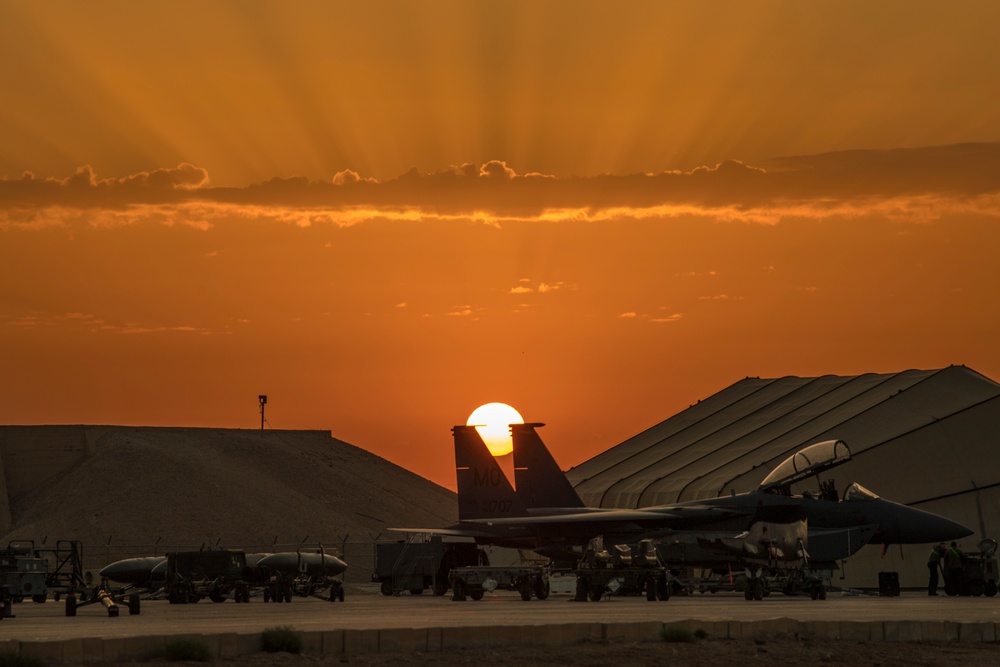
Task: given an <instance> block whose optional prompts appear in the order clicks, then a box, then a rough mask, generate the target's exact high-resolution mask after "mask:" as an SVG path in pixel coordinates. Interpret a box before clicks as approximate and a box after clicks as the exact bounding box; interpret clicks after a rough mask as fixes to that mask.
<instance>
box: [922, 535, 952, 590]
mask: <svg viewBox="0 0 1000 667" xmlns="http://www.w3.org/2000/svg"><path fill="white" fill-rule="evenodd" d="M947 550H948V548H947V547H946V546H945V545H944V542H941V543H939V544H938V545H937V546H934V547H931V555H930V556H928V557H927V570H928V571H929V572H930V579H928V581H927V594H928V595H937V594H938V592H937V588H938V570H940V569H941V556H943V555H944V552H945V551H947Z"/></svg>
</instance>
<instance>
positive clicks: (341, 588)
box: [337, 586, 344, 602]
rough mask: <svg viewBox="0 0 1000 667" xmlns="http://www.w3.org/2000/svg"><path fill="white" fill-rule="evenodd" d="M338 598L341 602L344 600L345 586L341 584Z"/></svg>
mask: <svg viewBox="0 0 1000 667" xmlns="http://www.w3.org/2000/svg"><path fill="white" fill-rule="evenodd" d="M337 600H339V601H340V602H343V601H344V587H343V586H341V587H339V588H338V589H337Z"/></svg>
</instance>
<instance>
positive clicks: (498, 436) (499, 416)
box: [465, 403, 524, 456]
mask: <svg viewBox="0 0 1000 667" xmlns="http://www.w3.org/2000/svg"><path fill="white" fill-rule="evenodd" d="M465 423H466V425H467V426H475V427H476V430H477V431H479V435H481V436H483V442H485V443H486V446H487V447H489V448H490V453H491V454H493V456H503V455H505V454H510V452H511V451H512V450H513V449H514V445H513V444H512V443H511V439H510V425H511V424H523V423H524V420H523V419H522V418H521V415H520V414H519V413H518V411H517V410H515V409H514V408H512V407H510V406H509V405H507V404H506V403H486V404H485V405H480V406H479V407H478V408H476V409H475V410H473V411H472V414H471V415H469V419H468V420H467V421H466V422H465Z"/></svg>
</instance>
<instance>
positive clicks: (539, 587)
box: [535, 579, 551, 600]
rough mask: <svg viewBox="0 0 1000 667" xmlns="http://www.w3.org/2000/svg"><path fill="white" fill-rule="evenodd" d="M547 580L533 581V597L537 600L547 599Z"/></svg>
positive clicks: (548, 590) (548, 589)
mask: <svg viewBox="0 0 1000 667" xmlns="http://www.w3.org/2000/svg"><path fill="white" fill-rule="evenodd" d="M550 590H551V589H550V588H549V580H548V579H538V580H537V581H535V597H536V598H538V599H539V600H545V599H547V598H548V597H549V592H550Z"/></svg>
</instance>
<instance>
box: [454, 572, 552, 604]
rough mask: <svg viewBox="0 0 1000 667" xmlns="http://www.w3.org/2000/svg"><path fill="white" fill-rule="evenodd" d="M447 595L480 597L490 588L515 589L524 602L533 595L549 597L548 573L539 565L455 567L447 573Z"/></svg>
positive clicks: (540, 598)
mask: <svg viewBox="0 0 1000 667" xmlns="http://www.w3.org/2000/svg"><path fill="white" fill-rule="evenodd" d="M448 579H449V582H450V583H451V589H452V595H451V599H452V600H454V601H456V602H462V601H464V600H465V599H466V596H468V597H470V598H472V599H473V600H482V599H483V595H484V594H485V593H488V592H493V591H497V590H500V591H517V592H519V593H520V594H521V599H522V600H524V601H525V602H527V601H528V600H530V599H531V598H532V596H534V597H535V598H537V599H539V600H544V599H546V598H547V597H549V573H548V569H547V568H545V567H543V566H522V567H492V566H489V565H482V566H474V567H457V568H454V569H453V570H452V571H451V572H450V573H449V575H448Z"/></svg>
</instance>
